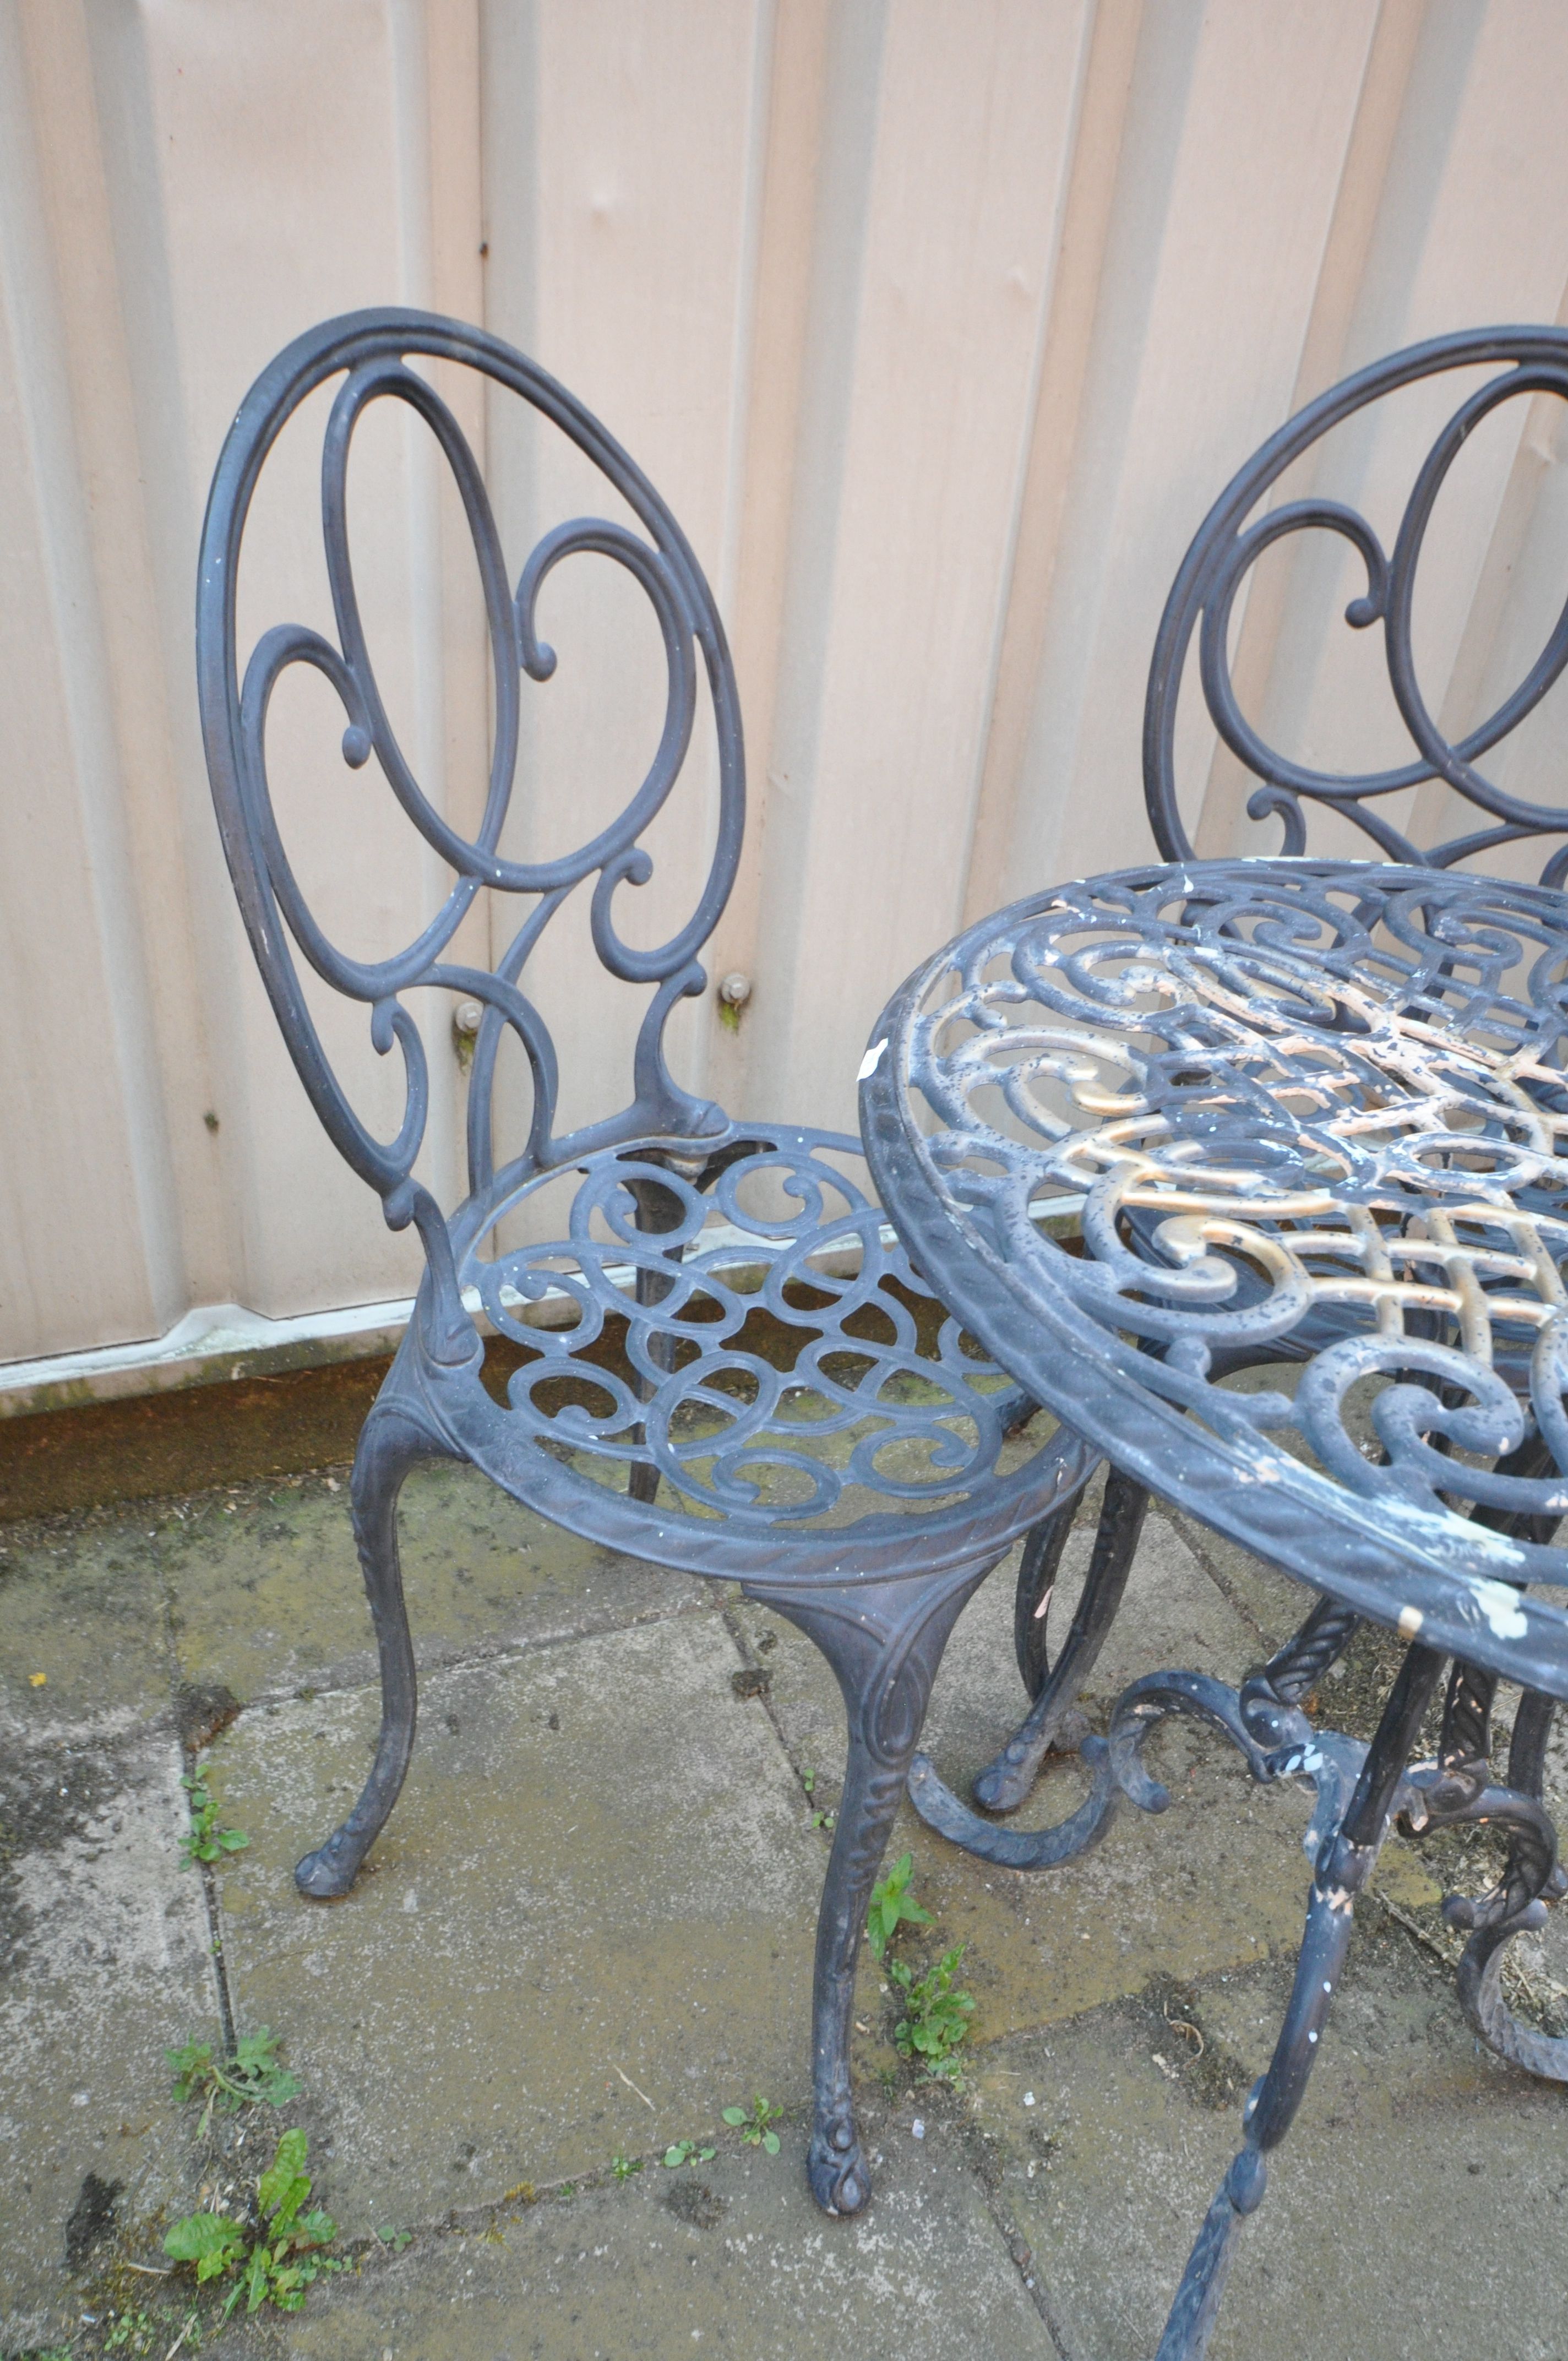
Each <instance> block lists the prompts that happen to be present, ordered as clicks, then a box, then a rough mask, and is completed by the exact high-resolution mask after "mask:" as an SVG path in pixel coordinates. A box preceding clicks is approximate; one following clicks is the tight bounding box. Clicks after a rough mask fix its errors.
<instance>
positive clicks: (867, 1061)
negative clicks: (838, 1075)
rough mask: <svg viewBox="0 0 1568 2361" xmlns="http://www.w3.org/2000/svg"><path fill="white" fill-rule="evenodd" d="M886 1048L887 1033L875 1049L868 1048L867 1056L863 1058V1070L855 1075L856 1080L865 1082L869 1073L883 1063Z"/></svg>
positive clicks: (873, 1071)
mask: <svg viewBox="0 0 1568 2361" xmlns="http://www.w3.org/2000/svg"><path fill="white" fill-rule="evenodd" d="M886 1048H887V1035H886V1034H885V1033H884V1034H883V1037H882V1039H881V1040H880V1041H879V1042H878V1043H877V1045H876V1047H875V1049H868V1050H867V1051H866V1054H865V1056H864V1057H863V1058H862V1059H861V1071H860V1072H859V1073H858V1074H857V1075H856V1076H855V1080H856V1081H857V1082H864V1081H865V1080H866V1078H867V1076H868V1075H871V1074H874V1073H875V1071H876V1070H877V1068H878V1067H879V1066H880V1065H881V1063H882V1060H883V1051H884V1050H885V1049H886Z"/></svg>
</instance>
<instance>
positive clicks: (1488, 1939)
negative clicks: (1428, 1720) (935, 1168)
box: [1402, 1665, 1568, 2082]
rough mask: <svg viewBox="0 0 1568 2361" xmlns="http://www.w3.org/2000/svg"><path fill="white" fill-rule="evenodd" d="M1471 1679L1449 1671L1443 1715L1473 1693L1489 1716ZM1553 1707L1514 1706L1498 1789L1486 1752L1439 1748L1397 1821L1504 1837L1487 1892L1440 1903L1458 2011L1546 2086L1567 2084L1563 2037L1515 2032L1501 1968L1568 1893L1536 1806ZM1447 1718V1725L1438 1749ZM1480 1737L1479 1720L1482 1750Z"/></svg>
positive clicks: (1415, 1827)
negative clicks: (1470, 1828) (1456, 1954)
mask: <svg viewBox="0 0 1568 2361" xmlns="http://www.w3.org/2000/svg"><path fill="white" fill-rule="evenodd" d="M1469 1672H1470V1668H1468V1667H1465V1666H1459V1665H1456V1666H1455V1668H1454V1679H1453V1685H1452V1686H1451V1693H1450V1695H1451V1708H1452V1703H1453V1696H1454V1694H1455V1693H1456V1692H1461V1691H1462V1690H1464V1689H1466V1688H1474V1689H1476V1690H1477V1692H1478V1693H1479V1694H1481V1695H1482V1696H1483V1697H1484V1699H1485V1703H1486V1707H1487V1708H1489V1706H1490V1691H1491V1687H1493V1686H1496V1685H1495V1683H1487V1682H1486V1680H1485V1678H1483V1680H1482V1681H1481V1682H1479V1683H1477V1682H1476V1681H1475V1679H1474V1677H1473V1676H1469ZM1554 1702H1555V1701H1554V1700H1553V1699H1552V1698H1551V1697H1542V1696H1541V1695H1540V1694H1539V1693H1538V1692H1534V1691H1529V1692H1527V1693H1526V1695H1525V1696H1524V1697H1522V1698H1521V1699H1520V1701H1519V1711H1518V1713H1517V1714H1516V1716H1515V1719H1514V1734H1513V1741H1512V1744H1511V1746H1510V1748H1509V1752H1508V1785H1507V1786H1506V1787H1497V1786H1491V1785H1487V1784H1483V1782H1484V1780H1485V1775H1486V1756H1485V1753H1484V1752H1481V1753H1478V1754H1475V1755H1473V1756H1471V1757H1470V1758H1469V1759H1468V1760H1466V1761H1464V1763H1454V1762H1452V1761H1450V1760H1449V1759H1448V1755H1449V1752H1450V1750H1449V1748H1448V1746H1447V1745H1446V1743H1445V1746H1444V1750H1443V1754H1442V1757H1440V1759H1439V1761H1438V1762H1437V1763H1433V1764H1431V1765H1423V1766H1422V1767H1421V1768H1420V1770H1418V1771H1416V1772H1413V1773H1412V1774H1411V1778H1410V1781H1409V1793H1408V1795H1407V1796H1406V1797H1405V1798H1403V1799H1402V1800H1403V1816H1404V1818H1405V1820H1406V1821H1407V1823H1408V1824H1409V1828H1410V1829H1411V1832H1412V1834H1414V1835H1416V1836H1418V1837H1419V1836H1425V1835H1427V1834H1430V1833H1431V1832H1432V1831H1433V1830H1435V1829H1438V1828H1458V1827H1461V1826H1463V1825H1464V1824H1465V1823H1467V1822H1469V1823H1490V1824H1492V1825H1494V1826H1497V1827H1500V1828H1507V1830H1508V1859H1507V1861H1506V1862H1505V1865H1504V1869H1503V1873H1502V1876H1501V1877H1500V1878H1499V1879H1498V1881H1497V1884H1496V1885H1495V1886H1494V1887H1493V1888H1492V1891H1491V1892H1490V1893H1489V1894H1481V1895H1479V1896H1475V1897H1471V1896H1469V1895H1466V1894H1450V1895H1449V1896H1448V1897H1447V1899H1446V1901H1445V1902H1444V1904H1443V1912H1442V1915H1443V1916H1444V1918H1445V1919H1446V1920H1447V1921H1448V1924H1449V1925H1450V1926H1451V1927H1460V1928H1463V1929H1465V1930H1467V1931H1468V1932H1469V1934H1470V1940H1469V1942H1468V1943H1467V1944H1466V1946H1465V1949H1464V1958H1463V1959H1462V1960H1461V1961H1460V1963H1459V1975H1458V1991H1459V2003H1460V2006H1461V2007H1462V2008H1463V2009H1464V2014H1465V2016H1466V2017H1467V2018H1468V2020H1469V2022H1470V2023H1471V2025H1472V2026H1474V2027H1475V2031H1476V2032H1477V2033H1478V2034H1479V2035H1480V2037H1481V2038H1482V2040H1483V2041H1484V2042H1485V2043H1486V2046H1487V2048H1489V2049H1492V2050H1495V2051H1496V2052H1497V2056H1498V2057H1499V2058H1506V2059H1508V2062H1509V2064H1510V2065H1513V2066H1520V2067H1522V2068H1523V2069H1524V2070H1525V2072H1526V2073H1528V2074H1535V2075H1539V2076H1540V2077H1541V2079H1542V2080H1543V2081H1551V2082H1568V2038H1563V2037H1552V2035H1550V2034H1545V2033H1540V2032H1537V2031H1536V2029H1535V2028H1534V2027H1533V2026H1528V2025H1523V2024H1521V2023H1520V2022H1519V2018H1518V2017H1517V2016H1516V2015H1514V2013H1513V2011H1512V2010H1511V2009H1510V2008H1509V2006H1508V2002H1507V2001H1506V2000H1505V1999H1504V1997H1503V1959H1504V1955H1505V1953H1506V1951H1507V1949H1508V1945H1509V1944H1510V1943H1511V1942H1512V1941H1513V1940H1514V1939H1515V1938H1516V1937H1517V1936H1519V1935H1526V1934H1533V1933H1535V1932H1536V1931H1537V1930H1538V1929H1539V1928H1541V1927H1543V1926H1544V1925H1545V1924H1546V1917H1547V1909H1548V1905H1550V1904H1552V1903H1554V1902H1557V1901H1560V1900H1561V1899H1562V1896H1563V1894H1564V1893H1565V1892H1568V1872H1565V1871H1564V1869H1563V1864H1562V1863H1561V1862H1560V1861H1559V1860H1558V1857H1557V1830H1556V1828H1555V1827H1554V1826H1553V1824H1552V1819H1551V1817H1550V1816H1549V1814H1548V1813H1547V1810H1546V1807H1545V1806H1544V1805H1543V1804H1542V1802H1541V1784H1542V1774H1543V1773H1544V1770H1545V1763H1546V1741H1547V1739H1548V1737H1549V1735H1550V1733H1551V1729H1552V1713H1553V1710H1554ZM1449 1718H1452V1715H1451V1717H1449ZM1449 1718H1445V1729H1444V1739H1445V1741H1446V1740H1447V1738H1448V1730H1447V1727H1446V1720H1447V1719H1449ZM1479 1742H1480V1744H1481V1745H1482V1746H1484V1745H1485V1742H1486V1719H1485V1717H1484V1716H1483V1718H1482V1720H1481V1724H1480V1741H1479Z"/></svg>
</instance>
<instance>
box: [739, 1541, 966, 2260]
mask: <svg viewBox="0 0 1568 2361" xmlns="http://www.w3.org/2000/svg"><path fill="white" fill-rule="evenodd" d="M994 1563H995V1561H994V1560H990V1561H988V1562H986V1563H985V1564H983V1565H968V1566H957V1567H949V1568H948V1570H947V1571H946V1572H944V1573H941V1574H935V1575H926V1576H917V1577H912V1578H911V1579H910V1580H909V1581H908V1582H867V1583H846V1584H844V1585H843V1586H842V1587H838V1588H835V1589H832V1590H817V1591H798V1590H786V1591H778V1590H769V1589H768V1588H766V1587H764V1586H763V1585H762V1584H760V1583H759V1584H751V1583H748V1584H747V1586H746V1589H747V1594H748V1596H749V1597H751V1598H758V1599H761V1600H762V1601H763V1603H764V1604H765V1605H767V1606H769V1607H771V1608H772V1609H773V1611H774V1613H775V1614H778V1615H783V1616H784V1617H786V1618H787V1620H789V1621H790V1622H792V1623H794V1624H796V1625H797V1626H798V1627H799V1629H800V1630H801V1631H804V1632H806V1635H807V1637H808V1638H810V1639H812V1640H815V1642H817V1646H818V1647H819V1648H820V1649H821V1651H822V1653H823V1654H824V1655H825V1656H826V1657H827V1659H828V1663H829V1664H831V1665H832V1667H833V1670H834V1673H835V1675H837V1677H838V1682H839V1688H840V1689H841V1691H842V1692H843V1697H844V1705H845V1709H846V1712H847V1714H848V1717H849V1724H850V1754H849V1763H848V1766H847V1768H846V1771H845V1774H844V1792H843V1795H841V1796H840V1798H839V1821H838V1827H837V1828H836V1829H835V1831H834V1836H833V1850H832V1853H831V1855H830V1856H829V1858H828V1875H827V1877H826V1879H825V1880H824V1882H823V1887H822V1907H821V1910H820V1912H819V1913H818V1916H817V1969H816V1974H815V1977H814V1979H813V1982H812V1994H811V2020H812V2021H811V2048H812V2081H813V2085H814V2119H813V2124H812V2133H811V2147H810V2150H809V2152H808V2155H807V2159H806V2178H807V2180H809V2182H810V2185H811V2193H812V2195H813V2197H814V2198H815V2199H816V2200H817V2203H818V2205H820V2206H821V2208H822V2210H823V2212H824V2213H859V2212H860V2210H861V2207H862V2206H863V2205H864V2204H865V2203H866V2202H867V2200H868V2199H869V2197H870V2196H871V2193H872V2176H871V2168H870V2166H869V2164H868V2163H867V2161H866V2157H865V2152H864V2150H863V2148H862V2147H861V2141H860V2137H859V2135H858V2134H857V2132H856V2130H855V2118H854V2106H853V2101H852V2096H851V2092H850V2020H851V2018H852V2015H853V2013H854V2002H855V1965H856V1961H857V1960H858V1959H859V1957H860V1950H861V1938H862V1937H863V1936H864V1934H865V1930H866V1912H867V1910H868V1909H869V1908H870V1906H871V1898H872V1884H873V1883H874V1882H875V1879H876V1873H877V1868H878V1864H879V1863H880V1861H881V1860H882V1856H883V1849H884V1847H885V1846H886V1843H887V1838H888V1831H889V1829H890V1828H892V1826H893V1819H894V1813H895V1812H896V1811H897V1809H898V1799H899V1797H900V1796H901V1795H903V1793H904V1787H905V1779H906V1777H907V1775H908V1772H909V1764H910V1760H911V1758H912V1756H913V1755H914V1752H915V1749H916V1744H917V1742H918V1741H919V1737H920V1726H921V1724H922V1722H923V1721H924V1720H925V1719H926V1707H927V1701H928V1700H929V1698H930V1695H931V1683H932V1681H933V1680H934V1679H935V1678H936V1673H937V1666H938V1664H939V1663H940V1661H941V1655H942V1651H943V1649H944V1648H945V1647H946V1645H947V1643H948V1633H949V1632H950V1631H951V1630H952V1628H953V1625H954V1624H955V1623H956V1622H957V1620H958V1618H959V1609H961V1608H962V1607H963V1605H964V1603H965V1601H966V1600H967V1599H968V1598H970V1596H971V1594H972V1593H973V1592H974V1591H975V1590H977V1589H978V1588H979V1587H980V1585H981V1583H982V1582H983V1581H984V1579H985V1577H986V1576H987V1575H988V1574H989V1573H990V1572H991V1570H992V1565H994Z"/></svg>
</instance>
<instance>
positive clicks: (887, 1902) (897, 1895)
mask: <svg viewBox="0 0 1568 2361" xmlns="http://www.w3.org/2000/svg"><path fill="white" fill-rule="evenodd" d="M914 1868H915V1856H914V1854H913V1853H908V1852H906V1853H905V1855H904V1856H903V1858H902V1859H901V1860H899V1861H894V1864H893V1867H892V1868H891V1869H890V1870H889V1871H888V1872H887V1875H886V1876H885V1877H883V1878H881V1879H879V1880H878V1882H877V1883H876V1884H875V1885H873V1886H872V1906H871V1915H870V1916H869V1917H868V1918H867V1920H866V1940H867V1942H868V1943H870V1945H871V1947H872V1954H873V1956H874V1957H875V1958H877V1959H879V1960H880V1959H881V1958H882V1957H883V1954H884V1952H885V1951H886V1949H887V1947H888V1942H889V1939H890V1938H891V1937H892V1936H893V1935H894V1932H895V1930H896V1929H897V1928H898V1927H901V1926H903V1925H904V1924H905V1922H907V1923H908V1924H909V1925H910V1926H912V1927H928V1926H929V1925H930V1924H931V1913H930V1912H929V1911H928V1910H922V1909H921V1907H920V1905H919V1904H918V1902H916V1899H915V1896H914V1895H913V1894H911V1893H910V1891H909V1880H910V1876H911V1874H912V1872H913V1871H914Z"/></svg>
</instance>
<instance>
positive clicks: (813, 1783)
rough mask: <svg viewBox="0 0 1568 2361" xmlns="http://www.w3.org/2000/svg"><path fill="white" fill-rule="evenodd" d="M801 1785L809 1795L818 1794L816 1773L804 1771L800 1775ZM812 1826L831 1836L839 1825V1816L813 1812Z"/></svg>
mask: <svg viewBox="0 0 1568 2361" xmlns="http://www.w3.org/2000/svg"><path fill="white" fill-rule="evenodd" d="M800 1784H801V1785H802V1786H803V1787H804V1788H805V1790H806V1794H807V1795H815V1794H816V1792H817V1773H816V1772H815V1771H803V1772H802V1773H801V1774H800ZM811 1825H812V1827H813V1828H826V1829H827V1831H828V1835H829V1836H831V1835H832V1833H833V1831H834V1829H835V1828H837V1827H838V1825H839V1815H838V1813H837V1812H813V1813H812V1815H811Z"/></svg>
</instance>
